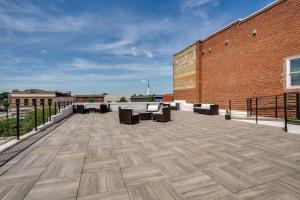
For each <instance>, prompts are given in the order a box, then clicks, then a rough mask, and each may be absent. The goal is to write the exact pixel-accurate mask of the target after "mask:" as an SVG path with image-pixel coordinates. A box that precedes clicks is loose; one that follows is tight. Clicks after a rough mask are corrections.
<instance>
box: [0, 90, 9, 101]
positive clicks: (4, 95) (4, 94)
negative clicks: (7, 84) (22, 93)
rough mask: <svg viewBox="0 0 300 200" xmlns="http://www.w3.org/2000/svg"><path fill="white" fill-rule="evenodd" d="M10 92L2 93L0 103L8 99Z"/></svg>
mask: <svg viewBox="0 0 300 200" xmlns="http://www.w3.org/2000/svg"><path fill="white" fill-rule="evenodd" d="M7 96H8V92H2V93H1V94H0V102H1V101H3V100H4V99H7Z"/></svg>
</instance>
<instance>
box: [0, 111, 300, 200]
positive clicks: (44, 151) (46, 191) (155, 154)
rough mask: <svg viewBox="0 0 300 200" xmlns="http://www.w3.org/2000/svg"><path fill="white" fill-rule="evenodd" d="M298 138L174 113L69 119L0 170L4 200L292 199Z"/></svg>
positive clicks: (298, 181)
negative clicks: (165, 118)
mask: <svg viewBox="0 0 300 200" xmlns="http://www.w3.org/2000/svg"><path fill="white" fill-rule="evenodd" d="M299 147H300V135H293V134H284V132H283V131H282V130H281V129H280V128H275V127H270V126H262V125H254V124H249V123H243V122H238V121H225V120H224V119H223V118H221V117H220V116H207V115H199V114H194V113H192V112H184V111H174V112H172V121H171V122H168V123H158V122H152V121H151V120H150V121H143V122H142V123H139V124H136V125H124V124H119V120H118V114H117V112H110V113H107V114H95V113H92V114H84V115H83V114H75V115H72V116H71V117H70V118H69V119H68V120H66V121H65V122H64V123H62V124H61V125H60V126H58V127H57V128H55V129H53V131H51V132H50V133H48V134H47V135H46V136H44V137H42V139H40V141H38V142H36V143H35V144H34V145H32V146H30V147H28V148H27V149H26V150H25V151H24V152H22V153H21V154H20V155H19V156H17V157H15V158H14V159H13V160H11V161H10V162H9V163H7V164H8V165H11V167H10V168H7V166H6V165H7V164H6V165H4V166H3V167H4V168H0V174H1V175H0V187H1V190H0V196H1V197H2V198H3V199H5V198H8V199H122V200H136V199H170V200H171V199H172V200H177V199H178V200H179V199H236V200H246V199H299V198H300V193H299V188H300V170H299V169H300V163H299V150H300V149H299Z"/></svg>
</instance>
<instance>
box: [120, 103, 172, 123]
mask: <svg viewBox="0 0 300 200" xmlns="http://www.w3.org/2000/svg"><path fill="white" fill-rule="evenodd" d="M151 119H152V120H153V121H158V122H168V121H170V120H171V112H170V108H169V107H167V106H161V105H150V104H147V108H146V111H145V112H139V113H138V112H134V111H133V109H132V108H121V107H119V120H120V124H136V123H139V122H140V120H151Z"/></svg>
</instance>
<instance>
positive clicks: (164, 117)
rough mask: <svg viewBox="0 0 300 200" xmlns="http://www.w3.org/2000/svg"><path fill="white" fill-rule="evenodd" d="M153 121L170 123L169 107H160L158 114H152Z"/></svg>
mask: <svg viewBox="0 0 300 200" xmlns="http://www.w3.org/2000/svg"><path fill="white" fill-rule="evenodd" d="M152 117H153V121H158V122H168V121H171V110H170V108H169V107H162V108H161V111H160V112H154V113H153V114H152Z"/></svg>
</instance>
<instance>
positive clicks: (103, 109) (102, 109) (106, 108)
mask: <svg viewBox="0 0 300 200" xmlns="http://www.w3.org/2000/svg"><path fill="white" fill-rule="evenodd" d="M107 112H108V107H107V105H106V104H101V105H100V113H107Z"/></svg>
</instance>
